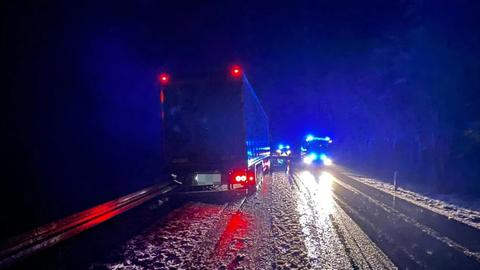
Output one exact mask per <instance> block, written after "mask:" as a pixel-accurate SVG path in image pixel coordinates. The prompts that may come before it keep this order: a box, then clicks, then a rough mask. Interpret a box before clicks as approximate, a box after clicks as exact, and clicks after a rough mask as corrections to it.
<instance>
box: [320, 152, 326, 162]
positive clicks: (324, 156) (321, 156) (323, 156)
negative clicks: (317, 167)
mask: <svg viewBox="0 0 480 270" xmlns="http://www.w3.org/2000/svg"><path fill="white" fill-rule="evenodd" d="M320 159H321V160H322V161H324V160H325V159H327V155H325V154H323V153H322V154H320Z"/></svg>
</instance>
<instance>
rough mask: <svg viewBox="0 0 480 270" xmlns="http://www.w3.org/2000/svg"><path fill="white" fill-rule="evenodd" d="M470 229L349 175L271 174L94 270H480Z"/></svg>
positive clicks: (479, 243) (476, 239) (198, 208)
mask: <svg viewBox="0 0 480 270" xmlns="http://www.w3.org/2000/svg"><path fill="white" fill-rule="evenodd" d="M479 247H480V234H479V231H478V230H477V229H474V228H472V227H469V226H467V225H464V224H462V223H459V222H457V221H453V220H450V219H448V218H447V217H444V216H441V215H439V214H435V213H433V212H431V211H429V210H427V209H425V208H422V207H419V206H416V205H413V204H411V203H409V202H407V201H404V200H402V199H400V198H394V197H393V196H392V195H390V194H387V193H384V192H382V191H380V190H377V189H375V188H373V187H371V186H368V185H365V184H363V183H361V182H359V181H357V180H354V179H353V178H351V177H349V176H348V174H345V173H344V172H343V171H342V170H341V169H339V168H333V169H329V170H326V169H322V168H320V169H315V170H303V169H296V170H293V169H292V170H290V171H286V172H283V171H282V172H275V173H273V174H272V175H271V176H266V177H265V178H264V180H263V182H262V183H261V185H260V187H259V190H258V191H257V193H256V194H254V195H252V196H249V197H247V198H246V199H244V200H243V199H240V200H236V201H233V202H227V203H202V202H188V203H185V204H184V205H182V206H181V207H179V208H177V209H175V210H173V211H172V212H170V213H169V214H168V215H166V216H163V217H159V218H158V220H157V221H155V222H153V223H152V224H151V225H150V226H149V227H148V228H145V230H144V231H143V232H142V233H140V234H138V235H137V236H135V237H133V238H132V239H130V240H129V241H127V242H126V243H125V244H124V245H123V246H121V247H119V248H118V249H116V250H112V251H111V254H110V256H108V258H105V259H104V260H103V261H98V262H95V263H93V264H92V265H91V269H105V268H107V269H396V268H400V269H480V259H479V257H480V256H479V252H478V251H479V250H480V248H479Z"/></svg>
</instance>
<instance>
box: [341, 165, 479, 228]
mask: <svg viewBox="0 0 480 270" xmlns="http://www.w3.org/2000/svg"><path fill="white" fill-rule="evenodd" d="M342 171H343V172H342V173H343V174H345V175H347V176H348V177H350V178H353V179H355V180H357V181H360V182H362V183H364V184H366V185H368V186H371V187H373V188H376V189H378V190H381V191H383V192H386V193H388V194H391V195H392V196H396V197H398V198H401V199H404V200H406V201H408V202H410V203H413V204H415V205H418V206H420V207H424V208H426V209H428V210H430V211H433V212H435V213H437V214H441V215H444V216H446V217H448V218H449V219H453V220H456V221H459V222H462V223H465V224H467V225H469V226H472V227H474V228H477V229H480V211H479V210H480V201H477V202H475V201H466V200H463V199H460V198H459V197H458V196H455V195H445V194H438V195H436V194H432V195H430V194H429V195H428V196H427V195H422V194H419V193H417V192H414V191H411V190H407V189H404V188H400V187H398V188H397V190H396V191H395V190H394V186H393V185H392V184H389V183H385V182H382V181H381V180H378V179H374V178H370V177H366V176H363V175H359V174H357V173H353V172H350V171H348V170H346V169H344V168H342Z"/></svg>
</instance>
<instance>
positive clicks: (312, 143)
mask: <svg viewBox="0 0 480 270" xmlns="http://www.w3.org/2000/svg"><path fill="white" fill-rule="evenodd" d="M332 142H333V141H332V139H331V138H330V137H328V136H326V137H315V136H313V135H307V136H306V138H305V142H304V143H303V145H302V148H301V153H302V154H301V156H302V161H303V163H304V164H306V165H325V166H330V165H332V164H333V162H332V159H331V158H330V151H329V148H330V145H331V144H332Z"/></svg>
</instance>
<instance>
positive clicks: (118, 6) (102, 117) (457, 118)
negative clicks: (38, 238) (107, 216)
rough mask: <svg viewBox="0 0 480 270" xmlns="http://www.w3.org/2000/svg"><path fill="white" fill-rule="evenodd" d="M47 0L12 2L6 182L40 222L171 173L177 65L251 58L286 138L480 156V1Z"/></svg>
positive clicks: (438, 156) (437, 157)
mask: <svg viewBox="0 0 480 270" xmlns="http://www.w3.org/2000/svg"><path fill="white" fill-rule="evenodd" d="M45 2H47V1H4V2H3V3H2V6H3V8H2V65H3V66H4V68H3V70H4V74H3V75H4V76H5V79H4V80H2V81H3V82H2V84H3V85H2V89H5V90H6V91H4V94H5V95H6V98H4V100H6V101H7V102H6V106H4V108H5V110H6V113H5V114H4V115H5V116H6V117H5V118H6V119H5V121H2V122H3V123H4V125H5V128H4V129H3V130H6V132H5V133H4V134H3V135H4V136H6V138H5V139H4V140H2V141H3V143H4V146H2V148H4V149H6V154H5V155H3V156H4V157H6V160H5V162H4V164H6V168H7V169H6V170H3V171H2V173H3V174H4V175H3V176H2V179H7V180H5V181H4V182H5V185H6V187H5V188H3V190H10V191H11V192H10V194H15V195H11V196H14V197H15V200H17V201H18V200H19V201H21V203H23V206H19V207H20V208H22V207H23V208H24V209H30V210H29V211H30V212H31V215H32V216H34V217H38V219H39V220H40V217H41V216H43V215H42V210H34V209H31V205H32V203H33V202H35V203H36V204H37V205H40V206H41V207H39V209H47V208H49V207H50V212H52V214H51V216H52V217H55V216H61V215H64V214H65V213H66V212H69V211H70V212H71V211H74V210H79V209H83V208H85V207H87V206H91V205H94V204H96V203H99V202H102V201H105V200H107V199H110V198H113V197H116V196H119V195H122V194H125V193H127V192H131V191H134V190H135V189H138V188H140V187H143V186H145V185H148V184H151V183H152V182H153V179H155V178H156V177H158V163H159V160H160V153H159V115H158V96H157V95H158V92H157V91H158V89H157V85H156V81H155V76H156V74H158V72H160V71H164V70H166V71H169V72H171V73H172V76H174V74H175V72H176V71H184V70H189V69H208V68H209V67H211V66H218V65H227V64H230V63H232V62H236V63H240V64H242V65H243V66H244V67H245V70H246V72H247V74H248V76H249V79H250V81H251V82H252V84H253V86H254V87H255V88H256V91H257V93H258V95H259V97H260V99H261V100H262V102H263V104H264V107H265V109H266V111H267V114H268V115H269V117H270V120H271V128H272V133H273V138H274V139H275V140H283V141H287V142H291V143H295V142H296V141H298V140H300V139H301V137H302V136H304V135H305V134H306V133H307V132H317V133H323V134H327V133H328V134H329V135H333V136H334V137H335V138H336V139H337V138H338V141H339V146H340V149H342V150H343V152H344V153H348V154H349V156H350V157H351V156H352V155H353V156H357V157H358V156H359V154H361V157H362V158H364V159H365V162H367V163H368V162H373V163H375V162H376V161H377V158H379V157H378V155H376V154H375V153H379V152H382V153H392V158H391V160H392V163H396V164H397V165H395V166H399V165H398V161H397V160H398V159H400V157H402V158H404V159H405V157H412V156H414V157H415V158H414V159H413V160H414V161H415V162H416V163H419V162H420V161H419V160H422V162H424V163H425V164H424V166H425V167H428V168H430V167H432V166H430V165H429V164H443V165H440V167H442V168H443V167H445V166H444V164H445V163H446V162H450V161H452V160H453V162H454V163H453V164H456V165H455V166H456V167H455V169H454V171H453V172H451V173H453V174H454V175H456V176H458V177H463V176H462V175H460V176H459V175H457V174H455V173H456V172H457V171H460V170H463V169H464V168H469V167H472V164H476V163H475V162H476V161H478V160H480V159H478V153H479V152H480V151H479V146H478V145H479V144H480V139H479V135H478V134H479V124H478V123H479V121H480V119H479V118H480V117H479V115H480V114H479V113H478V107H479V105H480V104H479V100H480V99H479V93H480V89H479V88H480V79H479V76H478V74H480V67H479V63H480V61H478V60H480V57H479V54H480V33H479V30H478V29H479V28H478V27H477V25H480V24H479V16H478V14H480V12H479V11H480V9H479V4H478V3H476V2H477V1H434V0H425V1H420V0H412V1H408V0H397V1H382V0H376V1H373V0H372V1H294V2H290V3H279V2H281V1H273V2H270V3H267V2H263V1H261V2H262V3H256V2H260V1H252V2H251V3H248V1H218V2H217V3H212V2H208V3H207V2H204V1H192V3H186V2H183V1H145V0H143V1H111V2H108V1H107V2H104V1H95V2H87V1H78V3H75V4H72V3H71V1H59V2H52V1H48V3H45ZM432 138H433V139H432ZM459 141H460V143H458V142H459ZM372 145H375V146H374V147H372ZM392 145H393V146H392ZM398 145H400V146H398ZM439 145H440V146H439ZM441 146H442V147H443V146H444V148H442V147H441ZM346 149H348V151H347V150H346ZM380 158H383V159H385V157H383V156H382V157H380ZM407 159H408V158H407ZM357 163H358V160H357ZM420 163H421V162H420ZM422 164H423V163H422ZM403 165H404V164H403V163H402V166H403ZM404 166H405V167H408V170H409V171H413V172H415V171H418V170H424V168H419V167H411V166H413V165H412V164H407V165H404ZM409 166H410V167H409ZM435 166H436V165H435ZM385 167H388V166H387V165H386V166H385ZM389 169H390V167H389ZM433 171H434V172H432V173H428V174H426V176H429V177H430V176H431V175H434V176H432V179H434V178H435V179H436V178H439V176H438V175H440V174H439V173H438V172H437V171H441V173H447V172H444V171H442V169H438V170H437V169H434V170H433ZM467 174H469V177H471V178H472V179H474V178H478V171H472V170H469V172H468V173H467ZM440 178H441V177H440ZM469 179H470V178H469ZM469 181H470V180H469ZM25 186H28V191H25V188H24V187H25ZM469 187H471V185H466V188H469ZM476 187H477V188H478V187H480V185H476ZM478 190H479V193H480V188H479V189H478ZM19 194H20V195H19ZM19 197H20V198H19ZM7 199H10V198H9V197H7ZM58 202H60V203H58ZM59 204H60V205H62V207H59V206H58V205H59ZM52 205H57V206H56V207H53V208H52V207H51V206H52ZM42 207H43V208H42ZM6 211H7V213H10V214H11V215H14V214H12V213H13V212H15V211H17V210H15V209H6ZM6 216H7V218H8V215H6ZM33 220H35V218H34V219H33ZM1 223H4V222H3V221H2V222H1Z"/></svg>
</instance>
